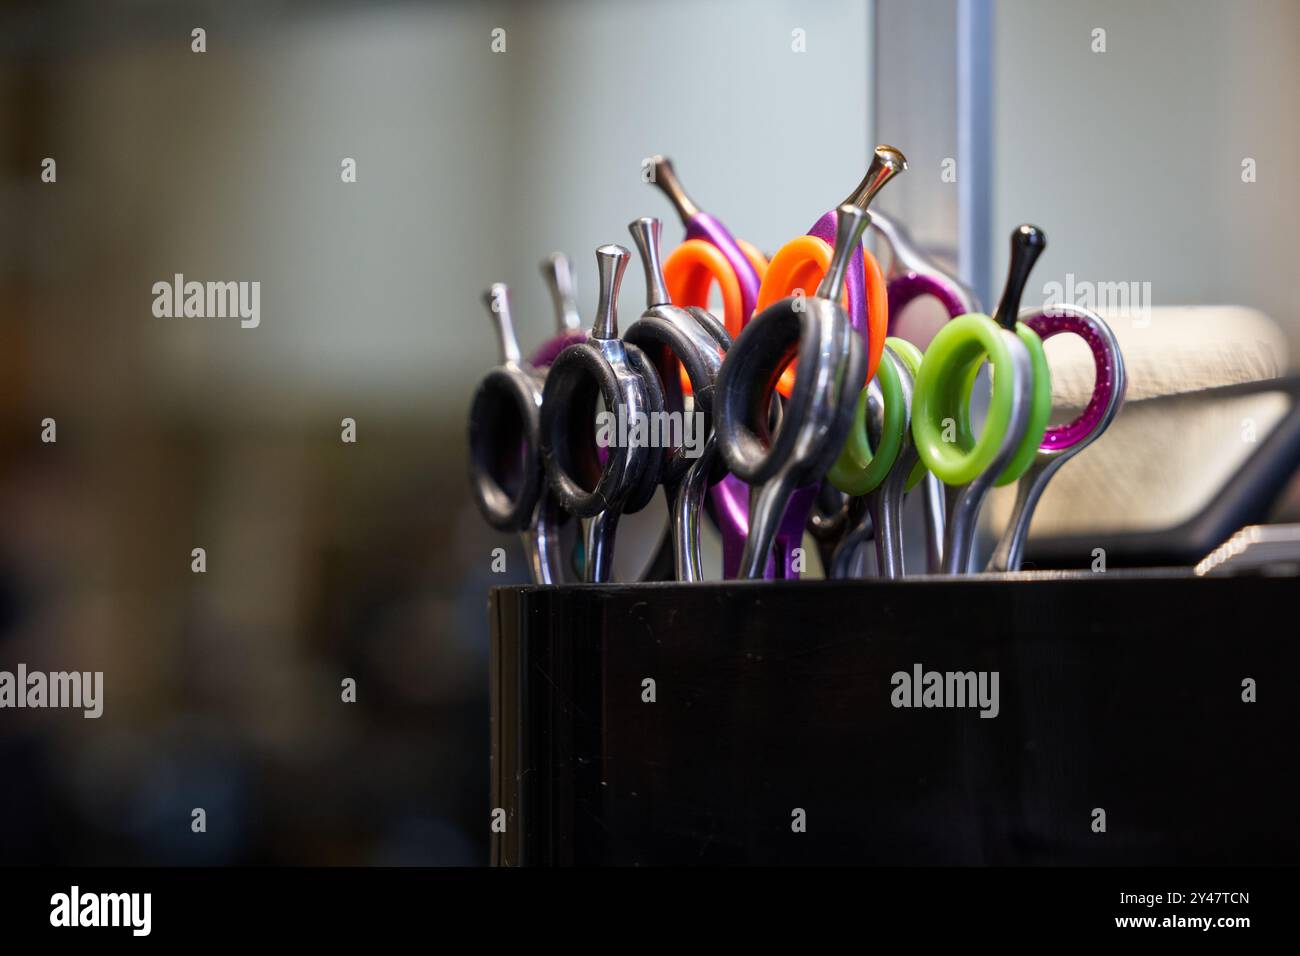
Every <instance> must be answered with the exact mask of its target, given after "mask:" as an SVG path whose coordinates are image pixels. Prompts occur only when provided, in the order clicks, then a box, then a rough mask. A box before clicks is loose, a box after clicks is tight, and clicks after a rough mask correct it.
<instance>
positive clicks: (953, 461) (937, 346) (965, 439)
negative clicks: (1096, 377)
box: [912, 226, 1052, 574]
mask: <svg viewBox="0 0 1300 956" xmlns="http://www.w3.org/2000/svg"><path fill="white" fill-rule="evenodd" d="M1046 241H1047V240H1046V237H1045V236H1044V235H1043V234H1042V232H1041V230H1038V229H1036V228H1034V227H1033V226H1021V227H1019V228H1018V229H1016V230H1015V232H1013V233H1012V236H1011V263H1010V266H1009V268H1008V272H1007V284H1006V287H1005V289H1004V291H1003V294H1002V299H1001V301H1000V302H999V303H998V308H997V311H996V312H995V313H994V316H993V317H992V318H990V317H989V316H986V315H981V314H978V313H971V314H967V315H961V316H958V317H956V318H954V319H952V320H951V321H949V322H948V323H947V324H946V325H945V326H944V327H943V328H941V329H940V330H939V332H938V334H937V335H935V337H934V339H933V340H932V341H931V342H930V345H929V347H928V348H927V349H926V352H925V358H924V359H923V360H922V362H921V368H920V370H919V371H918V372H917V376H916V382H915V385H914V397H913V407H912V436H913V441H914V442H915V444H916V448H917V451H918V453H919V455H920V457H921V460H922V461H923V462H924V463H925V466H926V467H927V468H928V469H929V470H930V471H931V472H933V473H934V474H935V475H937V476H938V477H939V479H940V480H942V481H943V483H944V485H945V489H944V499H945V501H944V505H945V507H944V519H945V521H944V541H943V553H942V556H941V558H942V564H941V566H942V569H943V570H944V571H946V572H947V573H949V574H964V573H966V572H967V571H968V570H969V568H970V559H971V548H972V546H973V544H974V538H975V527H976V524H977V522H978V520H979V511H980V507H981V505H982V504H983V501H984V497H985V495H986V494H987V493H988V490H989V489H990V488H991V487H993V486H994V485H995V484H997V485H1003V484H1009V483H1010V482H1012V481H1015V480H1016V479H1018V478H1019V477H1020V476H1021V475H1022V474H1023V473H1024V472H1025V470H1026V469H1028V467H1029V465H1030V464H1031V463H1032V460H1033V456H1034V453H1035V452H1036V451H1037V448H1038V445H1039V442H1041V441H1042V437H1043V433H1044V432H1045V431H1046V429H1047V420H1048V418H1049V416H1050V415H1051V410H1052V409H1051V379H1050V377H1049V373H1048V370H1047V360H1046V358H1045V357H1044V356H1043V343H1042V340H1041V339H1039V338H1038V335H1037V334H1036V333H1035V332H1034V331H1033V330H1032V329H1030V328H1029V327H1028V326H1025V325H1023V324H1021V323H1018V322H1017V321H1016V312H1017V309H1018V308H1019V305H1020V298H1021V296H1022V295H1023V293H1024V287H1025V284H1026V282H1027V281H1028V279H1029V272H1030V270H1031V269H1032V268H1033V265H1034V263H1035V262H1036V261H1037V259H1038V256H1039V255H1040V254H1041V253H1042V251H1043V248H1044V247H1045V245H1046ZM985 360H987V361H988V362H989V364H990V365H991V366H992V372H991V375H990V377H991V380H992V389H991V394H990V398H989V408H988V414H987V417H986V421H985V424H984V430H983V433H982V434H981V435H980V436H979V438H978V440H977V439H976V438H975V437H974V436H973V435H972V434H971V426H970V396H971V391H972V389H973V388H974V386H975V381H976V377H977V376H978V374H979V370H980V367H981V365H982V364H983V363H984V361H985ZM1026 450H1027V454H1026Z"/></svg>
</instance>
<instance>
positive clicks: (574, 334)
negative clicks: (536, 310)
mask: <svg viewBox="0 0 1300 956" xmlns="http://www.w3.org/2000/svg"><path fill="white" fill-rule="evenodd" d="M541 270H542V279H543V280H544V281H545V282H546V288H547V291H549V292H550V293H551V302H552V303H553V304H554V306H555V334H554V335H553V336H551V337H550V338H549V339H547V340H546V341H545V342H543V343H542V344H541V345H540V346H538V348H537V350H536V351H535V352H533V357H532V359H531V361H530V364H531V365H532V366H533V368H536V369H544V368H546V367H547V366H549V365H550V364H551V363H552V362H554V361H555V357H556V356H557V355H559V354H560V353H561V352H563V351H564V350H565V349H566V348H568V347H569V346H570V345H572V344H573V343H575V342H581V341H583V340H585V339H586V338H587V333H586V330H584V329H583V328H582V317H581V316H580V315H579V314H578V300H577V296H576V295H575V293H574V283H573V269H572V267H571V266H570V265H569V257H568V256H566V255H565V254H564V253H562V252H553V253H551V254H550V255H549V256H547V257H546V258H545V259H543V260H542V265H541Z"/></svg>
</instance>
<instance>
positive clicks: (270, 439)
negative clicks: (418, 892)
mask: <svg viewBox="0 0 1300 956" xmlns="http://www.w3.org/2000/svg"><path fill="white" fill-rule="evenodd" d="M869 9H870V8H869V4H865V3H862V2H838V3H827V4H818V5H816V6H813V7H809V6H807V5H805V4H800V3H782V2H770V3H764V4H745V3H740V2H732V0H724V2H719V3H708V4H698V3H688V2H684V0H677V2H670V3H651V2H648V0H638V2H633V3H620V4H616V5H606V4H598V3H584V4H567V5H566V4H561V3H554V4H551V3H547V4H530V3H522V2H520V3H496V4H493V3H486V4H478V3H475V4H471V3H452V4H417V3H396V2H392V3H360V2H358V3H345V2H337V0H334V2H322V3H309V2H298V0H293V2H288V0H281V2H251V0H233V2H220V3H218V2H195V3H176V2H161V0H158V2H153V0H136V2H113V3H103V2H91V0H53V2H47V3H30V4H11V5H8V6H7V7H6V8H5V9H4V11H3V12H0V51H2V52H3V56H0V215H2V216H3V221H4V222H5V226H6V228H5V229H4V231H3V234H2V235H0V310H2V314H0V371H2V372H3V375H0V395H2V396H3V399H4V400H3V404H2V407H0V521H2V522H3V524H4V527H5V528H6V532H5V534H4V536H3V537H0V665H3V666H11V665H13V664H15V663H16V662H19V661H22V662H25V663H27V664H28V665H29V666H30V667H32V668H44V669H50V670H53V669H61V668H72V667H75V668H78V669H90V670H103V671H104V672H105V682H106V685H107V688H106V695H107V700H106V704H105V716H104V717H103V718H101V719H100V720H98V721H86V720H83V719H81V718H80V716H79V715H77V714H66V713H62V712H31V711H26V712H22V713H19V714H15V713H12V712H6V714H5V715H4V718H3V726H2V727H0V766H2V767H3V768H4V771H5V776H6V779H9V780H13V781H19V780H20V781H22V786H7V787H4V788H0V862H14V861H36V860H43V861H51V862H57V861H65V862H127V863H129V862H158V863H185V862H282V863H283V862H299V863H333V862H339V863H368V862H414V863H476V862H482V861H484V860H485V859H486V843H487V822H488V808H487V757H488V753H487V747H488V734H487V716H488V715H487V635H486V618H485V614H484V606H485V601H486V591H487V589H488V587H490V586H491V585H494V584H505V583H511V582H517V581H521V580H523V578H524V566H523V563H522V561H521V560H520V556H519V553H518V550H517V545H516V542H515V541H514V540H513V539H512V538H510V537H508V536H504V535H499V534H496V533H495V532H492V531H491V530H490V529H488V528H487V527H486V526H485V525H484V524H483V522H482V521H481V520H480V519H479V517H478V515H477V513H476V512H475V511H474V509H473V507H472V506H471V505H470V503H469V500H468V494H467V488H466V481H465V477H464V468H465V464H464V462H465V451H464V429H465V410H466V407H467V402H468V392H469V389H470V388H471V387H472V386H473V384H474V382H475V381H476V380H477V379H478V377H479V376H480V375H481V374H482V373H483V372H484V371H485V370H486V369H487V368H489V367H490V366H491V365H492V364H494V363H495V361H496V355H495V348H494V345H493V343H492V337H491V335H490V334H489V330H488V327H487V322H486V319H485V316H484V314H483V307H482V305H481V303H480V302H479V295H480V292H481V290H482V289H483V288H485V287H486V286H487V285H488V284H489V283H490V282H492V281H496V280H505V281H508V282H510V283H511V284H512V286H513V287H514V289H515V291H516V303H517V314H518V323H517V324H518V327H519V331H520V335H521V338H522V339H523V340H524V344H525V348H529V347H531V346H532V345H534V344H535V343H537V342H538V341H539V340H541V339H542V338H543V337H545V336H546V335H547V334H549V332H550V330H551V327H552V322H551V318H550V314H549V304H548V303H547V301H546V298H545V296H544V293H543V288H542V284H541V279H540V277H539V275H538V272H537V268H538V262H539V261H540V259H541V258H542V256H543V255H545V254H546V253H548V252H550V251H552V250H554V249H560V250H564V251H565V252H567V253H568V254H569V255H570V256H571V257H572V258H573V259H574V261H575V264H576V266H577V270H578V281H579V292H580V298H581V303H582V307H583V309H584V314H585V315H586V316H590V314H591V310H592V306H593V305H594V300H595V288H594V283H593V282H592V276H593V272H594V269H593V268H592V252H593V250H594V249H595V247H596V246H597V245H599V244H601V243H604V242H609V241H618V242H623V243H627V241H628V238H629V237H628V236H627V232H626V224H627V222H629V221H630V220H631V219H633V218H635V217H636V216H639V215H645V214H655V215H660V216H664V217H666V218H670V217H671V213H670V210H669V209H668V206H667V204H666V202H665V201H664V200H663V199H662V197H660V196H659V195H658V194H657V193H656V192H655V191H654V190H653V189H652V188H651V187H649V186H647V185H645V184H644V183H642V182H641V180H640V164H641V161H642V159H643V158H644V157H646V156H649V155H651V154H653V153H655V152H664V153H668V154H670V155H672V156H673V158H674V159H675V161H676V162H677V165H678V169H679V171H680V172H681V174H682V176H683V178H684V180H685V182H686V183H687V184H688V186H689V188H690V189H691V191H692V192H693V193H694V195H695V196H696V197H697V198H698V199H699V201H700V202H701V203H702V204H703V205H704V206H705V207H706V208H708V209H710V210H712V211H715V212H716V213H717V214H718V215H719V216H722V217H724V218H725V219H727V221H729V222H731V223H733V224H734V227H735V229H736V230H737V231H738V232H739V233H740V234H741V235H744V236H746V237H747V238H749V239H751V240H752V241H754V242H755V243H757V244H758V245H760V246H762V247H764V248H767V249H769V250H771V249H773V248H775V247H776V246H777V245H778V244H779V243H780V242H781V241H783V240H784V239H785V238H787V237H788V236H789V235H790V234H792V233H794V232H800V231H802V230H803V229H805V228H806V227H807V225H809V224H810V222H811V220H812V219H813V218H815V217H816V215H817V214H819V213H820V212H821V211H822V210H823V209H825V208H827V207H829V206H831V205H832V204H833V203H834V202H835V201H837V200H838V199H839V198H840V197H841V196H842V195H843V194H844V193H845V192H846V191H847V190H848V189H849V188H850V187H851V186H852V185H853V184H854V183H856V182H857V180H858V178H859V176H860V175H861V173H862V167H863V162H864V159H865V156H866V149H867V144H868V142H869V141H870V140H869V136H868V132H867V129H868V120H869V117H868V113H869V103H870V101H871V99H870V95H869V93H870V91H869V88H868V79H867V77H868V75H869V69H868V53H867V51H868V49H869V45H870V31H869V28H868V24H869V19H870V18H869ZM195 27H203V28H204V29H205V30H206V31H207V52H206V53H203V54H197V53H193V52H191V49H190V47H191V35H190V31H191V30H192V29H193V28H195ZM496 27H501V28H504V29H505V30H506V51H505V52H504V53H499V54H498V53H493V52H492V49H491V41H492V33H491V31H492V30H493V29H494V28H496ZM796 29H799V30H803V31H804V33H805V36H806V44H807V53H806V54H796V53H794V52H793V51H792V49H791V43H792V31H793V30H796ZM45 157H52V158H54V159H55V160H56V161H57V164H58V165H57V175H58V178H57V182H55V183H52V184H51V183H42V182H41V181H40V172H41V162H42V160H43V159H44V158H45ZM345 157H348V158H353V159H355V160H356V162H357V179H358V181H357V183H356V184H354V185H353V184H344V183H342V182H341V180H340V169H341V167H340V163H341V161H342V160H343V159H344V158H345ZM680 234H681V233H680V228H679V227H678V226H677V225H676V224H675V223H672V222H669V223H668V228H667V229H666V238H665V244H666V245H667V244H673V243H675V242H676V241H677V239H678V238H679V237H680ZM178 272H179V273H183V274H184V275H185V276H186V277H187V278H188V279H196V280H200V281H208V280H237V281H238V280H242V281H251V280H258V281H260V282H261V284H262V295H261V324H260V326H259V327H258V328H256V329H241V328H240V327H239V325H238V322H237V321H235V320H229V319H195V318H188V319H186V318H177V319H163V318H156V317H154V316H153V315H152V314H151V307H152V302H153V293H152V285H153V283H155V282H158V281H167V280H169V279H170V278H171V277H172V276H173V275H174V274H175V273H178ZM622 301H623V307H624V314H625V315H627V316H631V315H632V314H634V313H636V312H639V311H640V307H641V303H642V302H643V301H644V300H643V293H642V285H641V280H640V277H639V270H632V271H630V272H629V277H628V282H627V287H626V290H625V293H624V296H623V300H622ZM46 417H51V418H54V419H56V420H57V423H58V424H57V428H58V441H57V443H55V444H45V443H42V442H41V441H40V435H41V421H42V419H44V418H46ZM344 417H350V418H353V419H355V420H356V422H357V442H356V443H355V444H344V443H342V442H341V441H340V421H341V419H343V418H344ZM498 545H504V546H506V547H508V548H509V549H510V550H511V556H512V558H511V561H510V564H509V571H508V573H507V574H505V575H494V574H492V573H490V570H489V556H490V552H491V549H492V548H494V547H496V546H498ZM195 547H204V548H205V549H206V551H207V571H206V573H204V574H194V573H192V571H191V550H192V549H193V548H195ZM345 677H351V678H354V679H356V680H357V682H358V702H357V703H356V704H355V705H344V704H342V703H341V702H340V681H341V679H343V678H345ZM194 807H204V808H206V809H207V811H208V814H209V829H208V834H207V836H206V838H196V837H195V836H194V835H193V834H192V833H191V831H190V812H191V810H192V808H194Z"/></svg>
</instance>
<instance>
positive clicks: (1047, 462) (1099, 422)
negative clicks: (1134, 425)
mask: <svg viewBox="0 0 1300 956" xmlns="http://www.w3.org/2000/svg"><path fill="white" fill-rule="evenodd" d="M1020 321H1021V322H1022V323H1023V324H1024V325H1026V326H1028V327H1029V328H1030V329H1032V330H1033V331H1034V332H1035V333H1036V334H1037V335H1038V337H1039V338H1040V339H1042V340H1043V341H1044V342H1045V341H1047V340H1048V339H1050V338H1051V337H1052V336H1054V335H1060V334H1062V333H1067V332H1069V333H1073V334H1075V335H1077V336H1079V337H1080V338H1082V339H1083V340H1084V341H1085V342H1086V343H1087V344H1088V348H1089V349H1090V350H1091V352H1092V359H1093V363H1094V367H1095V378H1094V384H1093V391H1092V396H1091V398H1090V399H1089V400H1088V404H1087V405H1086V406H1085V407H1084V409H1083V411H1082V412H1081V413H1080V414H1079V416H1078V417H1077V418H1075V419H1074V420H1073V421H1072V422H1069V423H1068V424H1065V425H1058V426H1056V427H1053V428H1049V429H1047V431H1046V433H1045V434H1044V435H1043V439H1042V442H1041V444H1040V445H1039V446H1038V452H1037V454H1036V455H1035V456H1034V459H1033V462H1032V463H1031V464H1030V466H1029V468H1028V469H1027V470H1026V471H1025V473H1024V475H1023V476H1021V478H1020V479H1019V483H1018V484H1017V486H1016V504H1015V508H1014V509H1013V511H1012V513H1011V521H1010V523H1009V524H1008V525H1007V529H1006V531H1005V533H1004V534H1003V535H1002V539H1001V540H1000V541H999V542H998V545H997V547H996V548H994V550H993V555H992V557H991V558H990V559H989V563H988V568H987V569H988V570H990V571H1018V570H1019V569H1020V562H1021V560H1022V559H1023V557H1024V548H1025V539H1026V538H1027V537H1028V536H1029V525H1030V522H1031V521H1032V520H1033V516H1034V509H1035V508H1036V507H1037V505H1038V499H1039V498H1041V497H1042V494H1043V490H1044V489H1045V488H1046V487H1047V483H1048V481H1050V480H1051V478H1052V476H1053V475H1054V474H1056V471H1057V469H1059V468H1060V467H1061V466H1062V465H1064V464H1065V463H1066V462H1067V461H1069V460H1070V459H1071V458H1073V457H1074V456H1075V455H1077V454H1078V453H1079V452H1081V451H1083V449H1085V448H1087V447H1088V446H1089V445H1090V444H1092V443H1093V442H1094V441H1095V440H1096V439H1097V438H1098V437H1099V436H1100V435H1101V433H1102V432H1104V431H1105V430H1106V429H1107V428H1108V427H1109V426H1110V423H1111V422H1112V421H1113V420H1114V418H1115V416H1116V415H1117V414H1118V413H1119V409H1120V406H1121V405H1122V404H1123V402H1124V392H1125V389H1126V387H1127V377H1126V373H1125V370H1124V356H1123V355H1122V354H1121V353H1120V350H1119V343H1118V342H1117V341H1116V339H1115V333H1114V332H1112V331H1111V329H1110V326H1108V325H1107V324H1106V323H1105V322H1104V321H1103V320H1102V318H1101V316H1099V315H1097V314H1096V313H1095V312H1091V311H1089V310H1088V309H1083V308H1079V307H1078V306H1073V305H1058V306H1053V307H1051V308H1050V309H1047V310H1042V309H1039V310H1035V309H1026V310H1024V311H1023V312H1021V313H1020Z"/></svg>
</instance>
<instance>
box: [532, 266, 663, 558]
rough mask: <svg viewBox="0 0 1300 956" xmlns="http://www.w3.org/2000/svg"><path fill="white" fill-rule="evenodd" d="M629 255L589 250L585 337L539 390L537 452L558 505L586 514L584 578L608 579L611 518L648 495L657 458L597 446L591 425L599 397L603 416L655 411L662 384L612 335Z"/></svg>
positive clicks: (631, 417)
mask: <svg viewBox="0 0 1300 956" xmlns="http://www.w3.org/2000/svg"><path fill="white" fill-rule="evenodd" d="M630 257H631V254H630V253H629V252H628V251H627V250H626V249H624V248H623V247H622V246H617V245H606V246H601V247H600V248H599V249H597V250H596V265H597V268H598V272H599V276H600V298H599V302H598V304H597V306H596V317H595V320H594V322H593V324H592V329H591V335H590V336H589V337H588V338H587V339H586V341H583V342H577V343H573V344H571V345H569V346H567V347H566V348H565V349H564V351H562V352H561V353H560V354H559V355H558V356H556V358H555V361H554V362H553V363H552V364H551V369H550V372H549V373H548V374H547V376H546V384H545V385H544V386H543V389H542V406H541V420H540V426H539V427H540V436H541V449H542V458H543V460H544V461H545V463H546V473H547V477H548V478H549V480H550V485H551V490H552V491H553V493H554V494H555V497H556V499H557V500H558V501H559V503H560V505H561V506H562V507H563V508H565V509H566V510H568V511H570V512H571V513H573V514H575V515H577V516H578V517H580V518H585V519H587V523H586V536H585V560H584V568H583V579H584V580H585V581H587V582H588V583H595V582H603V581H609V580H610V579H611V575H612V568H613V560H614V553H613V551H614V536H615V533H616V531H617V528H618V521H619V518H620V517H621V516H622V515H623V514H625V513H627V514H632V513H635V512H637V511H640V510H641V509H642V508H644V507H645V506H646V505H647V504H649V503H650V501H651V500H652V499H653V498H654V495H655V493H656V492H657V491H658V488H659V475H660V471H661V468H662V462H663V455H662V453H661V451H660V450H659V449H657V448H653V447H650V446H649V445H643V444H640V443H638V442H635V441H633V442H629V441H624V440H623V437H624V436H622V435H616V436H615V440H614V441H612V442H611V443H609V444H608V445H606V446H604V447H602V446H601V445H600V443H599V442H598V430H597V428H596V427H595V423H596V421H597V413H598V411H599V404H600V402H601V401H603V402H604V409H605V411H606V412H607V413H608V414H610V415H613V416H615V417H616V418H618V417H620V416H621V417H622V418H623V420H625V421H635V420H636V419H637V418H639V417H646V418H650V417H652V416H654V415H655V414H656V413H662V411H663V401H664V398H663V386H662V384H661V383H660V381H659V376H658V373H657V372H656V371H655V369H654V366H653V365H652V364H651V363H650V360H649V359H647V358H646V356H645V354H644V353H643V352H642V351H641V350H640V349H638V348H637V347H636V346H634V345H627V344H625V343H624V342H623V341H622V340H621V339H620V338H619V337H618V306H617V301H618V291H619V287H620V286H621V285H622V282H623V273H624V271H625V270H626V269H627V262H628V259H629V258H630ZM616 431H618V430H617V429H616Z"/></svg>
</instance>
